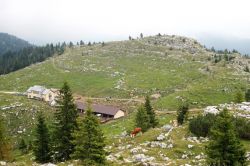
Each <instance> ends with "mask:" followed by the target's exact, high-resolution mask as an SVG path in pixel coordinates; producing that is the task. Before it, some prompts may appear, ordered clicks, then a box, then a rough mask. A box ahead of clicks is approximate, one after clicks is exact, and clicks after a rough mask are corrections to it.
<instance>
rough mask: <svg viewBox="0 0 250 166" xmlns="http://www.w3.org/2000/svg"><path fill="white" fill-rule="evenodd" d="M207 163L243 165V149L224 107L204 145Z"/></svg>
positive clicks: (228, 165) (244, 159)
mask: <svg viewBox="0 0 250 166" xmlns="http://www.w3.org/2000/svg"><path fill="white" fill-rule="evenodd" d="M206 153H207V156H208V159H207V162H208V164H209V165H218V166H219V165H225V166H226V165H227V166H235V165H245V162H246V158H245V149H244V148H243V146H242V144H241V143H240V141H239V138H238V137H237V134H236V130H235V126H234V124H233V122H232V117H231V116H230V114H229V112H228V111H227V110H226V109H224V110H223V111H222V112H221V113H220V114H219V115H218V117H217V118H216V120H215V123H214V125H213V127H212V128H211V131H210V142H209V144H208V146H207V147H206Z"/></svg>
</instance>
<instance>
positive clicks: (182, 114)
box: [177, 103, 188, 125]
mask: <svg viewBox="0 0 250 166" xmlns="http://www.w3.org/2000/svg"><path fill="white" fill-rule="evenodd" d="M187 113H188V104H187V103H183V104H181V105H180V106H179V108H178V111H177V122H178V125H182V124H183V123H184V120H185V119H187Z"/></svg>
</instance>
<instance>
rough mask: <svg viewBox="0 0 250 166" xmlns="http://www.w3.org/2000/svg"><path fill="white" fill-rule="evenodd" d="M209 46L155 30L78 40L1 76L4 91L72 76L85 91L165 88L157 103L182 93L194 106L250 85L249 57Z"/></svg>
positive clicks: (172, 103) (171, 104)
mask: <svg viewBox="0 0 250 166" xmlns="http://www.w3.org/2000/svg"><path fill="white" fill-rule="evenodd" d="M217 56H220V57H224V56H225V55H219V54H217V55H216V56H215V53H214V52H209V51H207V50H206V49H205V48H204V47H203V46H202V45H201V44H199V43H198V42H197V41H196V40H193V39H189V38H185V37H180V36H167V35H164V36H151V37H145V38H142V39H137V40H130V41H119V42H108V43H105V44H104V45H102V44H94V45H91V46H82V47H80V46H75V47H74V48H67V49H66V50H65V52H64V54H62V55H60V56H56V57H53V58H50V59H48V60H46V61H45V62H42V63H39V64H35V65H32V66H29V67H26V68H25V69H22V70H19V71H16V72H13V73H10V74H8V75H2V76H0V91H1V90H2V91H8V90H9V91H25V90H27V89H28V87H29V86H32V85H36V84H37V85H44V86H47V87H54V88H59V87H60V86H61V84H62V82H63V81H68V82H69V83H70V85H71V87H72V89H73V91H74V92H75V93H78V94H81V95H84V96H94V97H107V96H112V97H116V98H131V97H133V98H136V97H141V96H144V95H146V94H156V93H157V94H161V98H159V99H158V100H157V101H156V102H155V103H154V104H155V107H157V108H159V109H174V108H176V106H177V105H178V101H179V100H180V99H187V100H189V102H190V103H192V104H193V107H199V106H204V105H210V104H218V103H225V102H230V101H232V100H233V97H234V94H235V92H236V91H238V90H242V91H244V90H245V89H246V88H249V87H250V85H249V79H250V78H249V77H250V74H249V72H245V71H244V68H245V67H246V66H247V65H249V59H245V58H243V57H241V56H240V55H239V54H237V53H235V54H230V55H228V56H230V57H233V58H230V60H228V61H227V60H226V59H223V58H222V59H221V60H220V61H219V62H218V61H216V63H215V59H216V57H217Z"/></svg>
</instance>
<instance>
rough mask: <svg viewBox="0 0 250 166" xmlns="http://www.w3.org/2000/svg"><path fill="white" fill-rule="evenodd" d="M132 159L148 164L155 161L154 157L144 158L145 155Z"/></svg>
mask: <svg viewBox="0 0 250 166" xmlns="http://www.w3.org/2000/svg"><path fill="white" fill-rule="evenodd" d="M133 158H134V159H135V161H137V162H149V161H153V160H155V158H154V157H150V156H146V155H145V154H137V155H134V156H133Z"/></svg>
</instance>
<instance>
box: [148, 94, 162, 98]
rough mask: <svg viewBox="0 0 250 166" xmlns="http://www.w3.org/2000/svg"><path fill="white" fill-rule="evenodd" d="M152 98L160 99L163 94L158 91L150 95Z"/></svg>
mask: <svg viewBox="0 0 250 166" xmlns="http://www.w3.org/2000/svg"><path fill="white" fill-rule="evenodd" d="M150 97H151V98H152V99H159V98H160V97H161V94H159V93H156V94H153V95H151V96H150Z"/></svg>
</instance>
